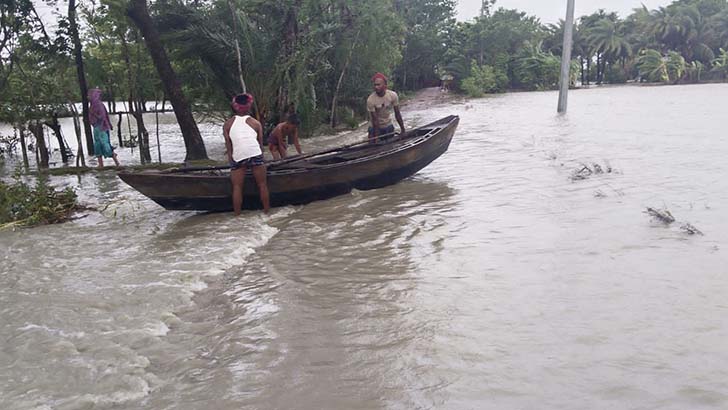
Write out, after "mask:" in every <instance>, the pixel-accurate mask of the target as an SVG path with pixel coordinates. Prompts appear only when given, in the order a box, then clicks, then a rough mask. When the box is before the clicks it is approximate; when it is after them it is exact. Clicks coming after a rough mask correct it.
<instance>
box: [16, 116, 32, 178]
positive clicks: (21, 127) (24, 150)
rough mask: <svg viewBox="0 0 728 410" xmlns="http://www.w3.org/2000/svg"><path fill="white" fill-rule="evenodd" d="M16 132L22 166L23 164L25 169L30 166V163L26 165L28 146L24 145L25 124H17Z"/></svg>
mask: <svg viewBox="0 0 728 410" xmlns="http://www.w3.org/2000/svg"><path fill="white" fill-rule="evenodd" d="M18 133H19V134H20V150H21V152H22V153H23V166H25V169H26V170H27V169H28V168H30V165H28V146H27V145H25V126H24V125H22V124H21V125H19V126H18Z"/></svg>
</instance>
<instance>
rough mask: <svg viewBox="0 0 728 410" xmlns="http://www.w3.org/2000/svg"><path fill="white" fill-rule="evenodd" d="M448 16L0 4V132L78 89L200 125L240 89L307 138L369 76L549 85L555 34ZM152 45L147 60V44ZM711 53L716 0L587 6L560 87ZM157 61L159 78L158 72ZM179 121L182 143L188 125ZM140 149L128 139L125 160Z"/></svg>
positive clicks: (555, 60) (236, 6) (256, 1)
mask: <svg viewBox="0 0 728 410" xmlns="http://www.w3.org/2000/svg"><path fill="white" fill-rule="evenodd" d="M635 3H636V6H638V5H639V4H638V1H636V2H635ZM455 7H456V1H454V0H444V1H443V0H367V1H359V0H156V1H145V0H101V1H100V3H99V2H97V1H91V0H71V1H70V4H69V8H68V12H64V11H59V13H58V16H57V18H58V22H59V24H58V26H57V29H56V30H55V31H54V32H50V31H49V30H47V28H46V27H44V26H43V23H42V21H41V20H40V19H39V18H38V17H37V13H36V10H35V8H34V5H33V2H32V1H31V0H10V1H7V2H2V3H0V13H1V16H0V18H2V24H3V27H5V28H7V29H4V30H3V31H2V32H0V105H1V106H2V108H0V121H4V122H10V123H13V124H21V123H27V122H28V121H31V120H38V121H40V120H43V119H47V118H50V117H51V113H50V111H52V110H49V109H48V107H52V106H53V105H54V104H55V105H56V106H67V105H68V104H70V103H71V102H78V101H80V100H81V94H82V93H83V92H84V91H81V90H85V89H86V87H89V86H98V87H100V88H102V89H103V90H104V98H105V99H106V100H107V101H114V100H124V101H127V102H128V105H130V106H132V107H138V108H140V109H139V111H141V107H143V106H144V104H145V102H146V101H162V100H164V99H169V100H171V103H172V105H175V106H176V107H179V105H180V104H182V103H184V101H189V102H190V103H191V104H192V110H193V111H197V112H207V113H211V114H213V115H214V113H218V115H219V113H226V112H229V104H228V103H229V101H230V98H231V97H232V96H233V95H235V94H237V93H239V92H241V91H242V90H243V89H246V90H247V91H248V92H251V93H252V94H254V95H255V98H256V106H255V110H256V114H257V115H258V116H259V118H261V119H262V120H264V121H265V122H267V123H268V124H274V123H275V122H276V121H278V120H280V118H281V117H282V116H283V115H284V113H285V112H288V111H290V110H291V105H292V104H293V105H294V106H295V108H294V109H295V110H296V111H297V112H298V113H299V115H300V117H301V118H302V120H303V127H304V131H305V132H312V131H313V130H314V129H316V128H319V127H321V126H322V125H324V124H325V125H327V126H329V127H333V126H338V125H340V124H345V125H355V124H357V123H358V122H359V121H360V120H361V119H362V118H364V115H365V114H366V113H365V112H364V109H365V107H364V99H365V97H366V95H367V94H368V93H369V92H370V89H371V85H370V81H369V79H370V77H371V75H372V74H373V73H374V72H376V71H381V72H383V73H385V74H387V75H388V76H389V77H390V83H391V84H392V87H393V88H395V89H397V90H416V89H419V88H422V87H425V86H434V85H438V84H439V83H440V81H441V79H443V78H445V79H448V80H449V79H450V78H452V86H453V87H455V88H457V89H461V90H464V91H466V92H467V93H469V94H471V95H481V94H483V93H491V92H501V91H504V90H507V89H524V90H540V89H551V88H554V87H555V86H556V85H557V82H558V75H559V65H560V54H561V44H562V36H563V23H561V24H557V25H547V24H543V23H541V22H540V21H539V19H537V18H536V17H534V16H529V15H527V14H526V13H523V12H520V11H518V10H506V9H502V8H497V3H496V1H494V0H484V1H483V3H482V10H481V13H480V16H479V17H477V18H475V19H473V20H472V21H468V22H457V21H456V20H455V18H454V15H455ZM146 16H148V17H150V19H149V20H148V21H147V20H145V17H146ZM155 33H156V35H158V37H159V40H160V43H159V44H161V46H162V47H160V48H156V47H154V46H151V47H150V44H154V43H153V41H152V40H153V37H154V35H155ZM76 38H78V41H75V39H76ZM150 41H151V42H150ZM726 49H728V1H727V0H677V1H675V2H673V3H672V4H671V5H669V6H667V7H661V8H659V9H657V10H648V9H646V8H645V7H640V8H636V9H635V10H634V12H633V13H632V14H631V15H629V16H627V17H626V18H624V19H621V18H619V17H618V16H617V15H616V14H615V13H609V12H607V11H604V10H600V11H599V12H597V13H594V14H591V15H588V16H582V17H581V18H579V19H578V20H577V22H576V25H575V38H574V50H573V56H574V60H573V62H572V67H573V71H572V74H573V75H572V80H573V81H574V82H577V81H580V82H581V83H583V84H589V83H622V82H626V81H629V80H640V81H656V82H668V83H677V82H699V81H719V80H725V79H726V75H727V74H728V53H727V52H726ZM160 50H161V52H163V53H164V54H165V55H162V54H160V53H161V52H160ZM150 51H151V52H150ZM165 59H166V60H167V61H168V62H169V67H170V70H166V71H165V70H164V69H160V67H162V66H163V62H164V60H165ZM81 66H82V68H83V69H82V70H79V67H81ZM160 70H161V71H160ZM81 71H82V73H81ZM159 73H163V74H161V75H160V74H159ZM169 73H172V74H174V75H175V77H174V78H172V77H168V75H169ZM82 77H83V79H84V80H85V83H86V84H85V85H81V86H80V83H81V82H82V80H81V78H82ZM163 80H169V81H168V82H165V81H163ZM170 84H172V85H174V84H178V85H180V86H181V88H180V90H179V91H180V93H179V95H177V92H176V91H175V92H172V94H173V95H170V91H169V90H170V89H173V88H170V87H171V86H170ZM180 96H184V100H182V99H180V98H179V97H180ZM39 104H43V107H45V108H44V109H43V110H39V109H38V108H37V107H39ZM132 111H133V110H132ZM177 111H178V110H175V112H177ZM137 117H139V118H138V119H137V120H138V121H143V120H142V119H141V118H140V117H141V115H139V116H135V118H137ZM178 118H180V117H179V115H178ZM180 125H181V126H182V128H183V132H185V130H189V129H190V128H191V125H194V124H190V123H189V122H184V121H181V122H180ZM24 128H27V127H24ZM138 129H140V130H143V129H144V126H143V123H142V124H141V126H140V127H138ZM87 135H88V134H87ZM87 138H88V136H87ZM144 138H145V136H144V135H143V133H141V132H140V135H139V141H140V144H141V145H140V148H141V149H140V151H143V150H144V148H145V147H144V143H143V142H144ZM184 138H185V142H186V145H187V146H188V150H189V149H193V148H190V147H197V148H194V149H196V151H194V152H192V153H190V151H188V154H190V155H188V157H189V158H191V159H195V158H203V157H205V156H206V154H205V152H204V146H202V147H201V148H202V149H201V150H200V147H199V141H196V140H195V138H194V135H187V134H185V135H184ZM87 142H88V140H87ZM195 144H197V145H195ZM147 145H148V144H147ZM147 158H148V156H147ZM142 161H144V159H142Z"/></svg>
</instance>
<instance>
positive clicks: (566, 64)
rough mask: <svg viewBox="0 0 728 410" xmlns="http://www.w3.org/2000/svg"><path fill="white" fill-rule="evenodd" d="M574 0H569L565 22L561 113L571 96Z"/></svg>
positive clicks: (560, 100) (559, 110)
mask: <svg viewBox="0 0 728 410" xmlns="http://www.w3.org/2000/svg"><path fill="white" fill-rule="evenodd" d="M574 1H575V0H567V4H566V22H565V23H564V49H563V51H562V52H561V82H560V85H561V90H560V91H559V108H558V112H559V113H565V112H566V105H567V100H568V97H569V78H570V76H569V70H570V69H571V46H572V43H573V40H574Z"/></svg>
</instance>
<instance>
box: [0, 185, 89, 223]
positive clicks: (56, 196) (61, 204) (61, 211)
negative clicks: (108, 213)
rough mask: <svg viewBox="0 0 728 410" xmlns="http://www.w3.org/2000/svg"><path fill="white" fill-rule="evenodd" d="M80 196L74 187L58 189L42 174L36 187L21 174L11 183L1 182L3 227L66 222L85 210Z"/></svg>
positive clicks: (0, 206)
mask: <svg viewBox="0 0 728 410" xmlns="http://www.w3.org/2000/svg"><path fill="white" fill-rule="evenodd" d="M77 199H78V197H77V196H76V192H74V190H73V189H71V188H65V189H62V190H56V189H55V188H53V187H52V186H51V185H50V184H49V183H48V178H47V177H45V176H42V175H41V176H39V178H38V179H37V181H36V183H35V186H31V185H28V184H26V183H25V182H23V181H22V180H21V179H20V176H19V175H16V177H15V178H14V179H13V181H12V182H9V183H8V182H4V181H0V230H4V229H8V228H14V227H22V226H35V225H43V224H54V223H60V222H64V221H66V220H68V219H69V218H70V217H71V215H72V214H73V213H74V212H75V211H77V210H79V209H81V207H80V206H79V205H78V201H77Z"/></svg>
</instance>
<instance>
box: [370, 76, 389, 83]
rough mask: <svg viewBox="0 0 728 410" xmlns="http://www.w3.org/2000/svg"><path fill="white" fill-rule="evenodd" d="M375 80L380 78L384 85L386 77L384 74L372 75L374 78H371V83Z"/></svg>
mask: <svg viewBox="0 0 728 410" xmlns="http://www.w3.org/2000/svg"><path fill="white" fill-rule="evenodd" d="M377 78H381V79H382V80H384V83H385V84H386V83H387V76H385V75H384V74H382V73H376V74H374V76H373V77H372V82H374V80H376V79H377Z"/></svg>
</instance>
